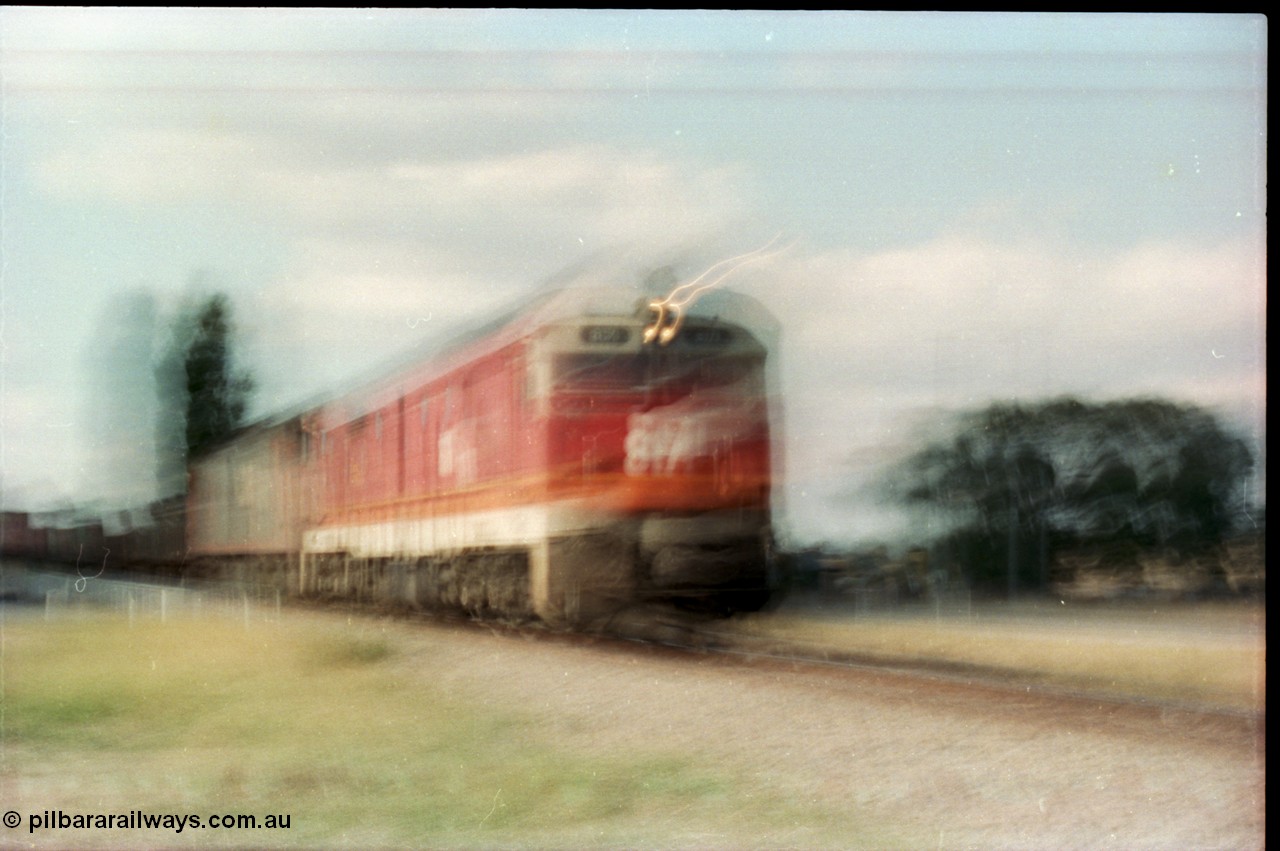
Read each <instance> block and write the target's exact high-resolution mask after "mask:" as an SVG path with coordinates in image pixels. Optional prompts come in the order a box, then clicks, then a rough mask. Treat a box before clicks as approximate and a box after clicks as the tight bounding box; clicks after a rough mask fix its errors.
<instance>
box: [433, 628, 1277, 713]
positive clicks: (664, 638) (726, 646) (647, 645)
mask: <svg viewBox="0 0 1280 851" xmlns="http://www.w3.org/2000/svg"><path fill="white" fill-rule="evenodd" d="M623 615H624V616H616V617H615V618H614V619H613V620H612V621H611V622H610V623H609V624H606V625H605V626H604V627H602V628H601V629H598V630H594V631H590V632H568V631H559V630H552V629H547V628H545V627H543V626H542V625H540V624H511V623H504V622H498V621H485V620H476V619H470V618H463V617H457V618H453V617H449V616H443V617H444V620H440V618H439V617H437V616H436V615H435V614H425V615H420V616H421V617H424V618H425V619H427V620H429V621H432V622H444V623H450V624H453V625H461V626H465V627H466V628H474V629H479V630H484V631H487V632H490V633H494V634H497V635H505V636H511V637H519V638H522V639H524V640H528V641H545V642H551V643H555V644H560V645H566V644H567V645H577V646H582V647H589V648H592V649H597V650H611V651H614V652H619V653H635V652H643V653H647V654H653V655H661V656H665V657H668V658H676V659H678V658H684V659H690V660H697V661H700V662H718V663H721V664H726V665H747V666H751V667H752V668H756V669H759V668H762V667H767V668H771V669H773V670H774V671H776V672H778V673H779V674H780V675H782V676H797V677H798V676H803V675H806V674H813V675H817V676H820V677H823V678H825V679H827V680H830V679H831V677H832V676H833V675H838V674H841V673H848V674H850V675H866V676H877V677H888V678H894V679H897V680H899V681H901V682H903V683H904V684H924V685H929V686H931V687H936V688H947V689H949V690H968V691H972V692H974V693H975V694H982V695H984V696H988V697H990V696H996V697H1000V696H1002V695H1003V696H1006V697H1017V698H1020V699H1027V698H1034V699H1039V700H1043V701H1050V702H1056V703H1064V704H1067V703H1076V704H1088V705H1090V706H1094V707H1097V706H1111V707H1115V708H1117V709H1123V708H1129V709H1133V710H1135V711H1137V712H1140V713H1142V714H1148V713H1155V714H1157V715H1169V714H1171V713H1177V714H1184V715H1193V716H1200V717H1202V718H1205V719H1221V720H1223V721H1225V722H1228V723H1230V722H1233V721H1244V722H1246V723H1249V724H1255V723H1259V722H1261V721H1263V720H1264V719H1265V714H1266V713H1265V707H1264V708H1262V709H1258V710H1246V709H1238V708H1234V707H1229V706H1221V705H1214V704H1209V703H1202V702H1196V701H1185V700H1170V699H1167V698H1163V697H1154V696H1150V695H1143V694H1134V693H1126V692H1123V691H1119V690H1115V689H1108V688H1105V687H1101V686H1099V687H1096V688H1082V687H1072V686H1068V685H1063V684H1061V683H1054V682H1050V681H1046V680H1045V679H1044V678H1043V676H1042V675H1039V674H1037V673H1036V672H1028V671H1014V670H1008V669H1002V668H998V667H994V666H987V665H981V664H976V663H963V662H955V661H948V660H939V659H928V658H916V659H906V658H887V657H882V656H877V655H874V654H868V653H860V652H856V651H850V650H845V649H841V648H835V647H819V646H813V645H806V644H802V643H796V642H787V641H783V640H779V639H777V638H763V637H760V636H753V635H748V634H746V633H743V632H740V631H736V630H734V629H733V627H732V621H731V620H729V621H726V620H724V619H719V618H710V617H702V616H696V615H688V614H685V613H681V612H671V611H669V610H665V609H659V610H644V611H639V610H632V611H630V612H628V613H623Z"/></svg>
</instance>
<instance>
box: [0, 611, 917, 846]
mask: <svg viewBox="0 0 1280 851" xmlns="http://www.w3.org/2000/svg"><path fill="white" fill-rule="evenodd" d="M401 652H402V651H401V649H400V648H399V647H398V646H397V643H396V640H395V639H394V638H393V637H387V636H385V635H381V634H379V633H378V632H377V631H376V629H375V628H373V627H372V626H371V625H370V624H368V623H363V624H362V623H361V622H357V623H356V624H354V625H347V626H344V625H343V624H341V623H335V622H322V623H317V622H306V623H304V624H296V623H295V624H289V625H285V624H264V625H256V626H251V627H246V626H245V625H244V624H243V623H235V622H231V621H220V620H203V621H177V622H170V623H167V624H160V623H137V624H135V625H132V626H131V625H130V624H129V623H127V622H125V621H122V620H119V619H107V618H101V619H84V620H66V621H60V622H52V623H43V622H36V621H30V622H16V623H15V622H11V623H9V624H7V625H6V626H5V628H4V656H3V663H4V666H3V685H4V693H3V697H4V700H3V705H4V715H3V721H4V744H5V762H6V764H5V766H4V769H5V771H6V775H7V778H8V780H9V781H10V782H9V783H8V787H9V788H10V789H16V790H18V797H17V799H11V800H7V801H6V802H5V803H6V804H7V806H8V807H11V808H13V809H15V810H18V811H20V812H24V813H25V812H39V811H41V810H46V809H55V808H60V809H62V810H64V811H67V812H128V811H130V810H134V809H140V810H143V811H147V812H160V813H162V812H177V813H198V814H199V813H206V814H207V813H251V814H259V815H262V814H271V813H276V814H286V813H287V814H290V816H291V829H290V830H288V831H279V832H267V831H248V832H246V831H216V832H214V831H203V832H202V833H201V834H200V836H199V838H198V839H196V840H194V841H199V842H201V843H209V842H213V843H215V844H232V845H235V844H244V845H251V846H259V845H264V844H265V845H273V844H274V845H297V844H303V845H320V846H326V847H328V846H334V845H346V846H384V847H385V846H415V847H421V846H434V847H441V846H447V847H475V846H482V847H513V846H537V847H566V846H568V847H581V846H591V845H606V846H613V847H617V846H635V845H640V846H653V845H660V846H672V845H675V846H682V847H688V846H705V845H709V844H712V845H720V846H726V847H739V846H743V845H760V844H766V845H788V846H798V845H799V846H802V845H811V844H818V845H828V846H829V845H840V846H844V847H859V846H862V847H868V846H883V845H884V844H886V839H885V837H886V836H887V835H888V834H887V833H886V832H885V831H883V830H881V829H879V827H878V826H876V825H874V824H867V823H866V822H864V821H861V820H860V819H859V817H858V816H857V814H856V813H849V812H839V813H836V812H832V811H830V810H824V809H821V808H819V807H817V806H816V805H812V804H810V803H808V802H794V801H789V800H782V799H779V798H777V797H776V796H771V795H770V794H768V793H764V792H762V791H761V790H760V789H758V788H756V787H754V786H752V785H751V784H750V783H749V782H748V781H746V780H744V779H742V778H737V777H734V776H731V775H728V774H726V773H725V772H723V771H716V770H711V769H708V768H705V767H703V765H702V764H701V763H700V761H699V759H698V755H697V754H670V753H660V752H653V753H648V752H643V753H631V754H623V753H619V754H613V755H610V756H609V757H608V758H601V757H599V756H593V755H590V754H589V753H588V752H587V751H586V750H575V749H574V748H572V747H566V746H565V745H564V743H561V742H556V741H552V740H550V739H549V738H548V737H547V735H546V734H545V732H544V731H543V730H541V729H540V728H539V727H538V726H537V724H536V723H535V722H533V721H532V720H531V718H530V717H528V716H525V715H522V714H521V713H519V712H518V711H516V710H514V709H494V708H490V707H486V706H481V705H478V703H477V702H475V701H472V700H469V699H468V697H467V696H466V695H463V694H453V693H448V692H446V691H445V690H444V689H443V688H440V687H433V686H431V685H430V683H431V682H432V679H431V678H430V677H429V676H426V677H424V676H417V675H415V676H412V677H407V676H405V675H404V674H403V673H402V672H401V673H397V671H402V670H403V666H400V665H393V664H388V661H389V660H396V658H397V655H398V654H399V653H401ZM413 664H414V665H415V666H422V667H424V668H425V669H426V670H427V671H430V670H431V669H432V666H435V665H439V664H440V660H435V659H431V658H422V659H417V658H415V659H414V660H413ZM23 831H24V837H23V838H24V839H26V838H28V837H27V836H26V834H25V827H24V828H23ZM108 834H110V835H108ZM15 835H16V834H15ZM30 838H32V839H43V840H44V841H51V842H54V843H55V844H61V843H73V844H77V845H79V844H84V843H98V842H105V841H108V840H110V841H112V842H114V843H117V844H118V843H120V842H129V843H130V844H133V843H142V844H149V845H157V844H159V845H165V844H172V843H174V842H175V841H178V839H177V837H175V835H174V834H173V833H171V832H166V831H144V832H139V833H136V834H134V835H133V836H128V835H127V834H125V833H121V832H119V831H110V832H104V831H97V832H94V833H92V834H87V833H84V832H76V831H69V832H64V833H62V834H59V833H49V832H44V833H41V834H37V835H35V836H32V837H30ZM181 841H182V842H183V843H184V844H185V843H186V842H187V841H192V840H191V838H184V839H182V840H181ZM889 844H893V843H892V842H890V843H889Z"/></svg>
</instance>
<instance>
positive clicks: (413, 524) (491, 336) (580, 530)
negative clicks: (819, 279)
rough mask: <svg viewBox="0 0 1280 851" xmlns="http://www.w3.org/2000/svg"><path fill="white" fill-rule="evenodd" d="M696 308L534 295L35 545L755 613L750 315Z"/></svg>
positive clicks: (370, 589) (756, 469) (565, 618)
mask: <svg viewBox="0 0 1280 851" xmlns="http://www.w3.org/2000/svg"><path fill="white" fill-rule="evenodd" d="M713 295H714V297H713V298H709V299H707V302H708V304H709V307H707V308H705V309H703V310H702V311H701V313H700V314H691V315H688V316H681V317H678V321H677V322H674V323H673V322H671V321H670V319H669V318H667V319H666V320H665V321H666V322H667V324H666V325H663V322H664V317H663V315H662V313H661V312H660V311H658V312H656V315H655V311H654V310H652V309H651V306H650V305H649V304H647V303H646V302H645V301H643V300H642V301H640V302H639V303H638V304H637V303H636V302H635V295H634V293H629V294H628V293H627V292H626V291H617V290H589V289H583V288H578V289H571V290H565V291H560V292H558V293H553V294H550V295H547V296H543V297H541V298H540V299H538V300H537V301H535V302H533V303H531V304H528V305H525V306H523V307H522V308H521V309H519V310H517V311H515V312H514V313H512V314H510V315H507V316H505V317H503V318H501V319H499V320H497V321H495V322H493V323H490V324H489V325H487V326H486V327H484V328H482V329H480V330H479V331H477V332H474V333H471V334H468V335H466V336H465V337H462V338H460V339H458V340H455V341H453V342H452V343H451V344H449V345H446V346H443V347H441V348H440V349H438V350H436V351H433V352H430V353H428V354H423V355H419V356H417V357H415V358H414V359H413V361H412V362H410V363H408V364H406V365H403V366H401V367H398V368H395V369H392V370H389V371H387V372H385V373H384V374H382V375H381V376H380V377H379V378H377V379H375V380H372V381H368V382H362V383H361V384H360V386H359V387H357V388H356V389H354V390H352V391H350V392H345V393H341V394H338V395H337V396H336V397H335V398H331V399H328V400H326V401H324V402H322V403H319V404H315V405H311V406H308V407H306V408H305V409H304V410H302V411H301V412H297V413H293V414H290V415H287V416H283V417H279V418H277V419H274V420H271V421H266V422H262V423H259V424H256V425H253V426H250V427H248V428H246V429H244V430H242V431H241V432H239V433H238V434H237V435H236V436H235V437H234V438H232V439H230V440H228V441H227V442H225V443H224V444H222V445H220V446H218V447H217V448H215V449H213V450H212V451H210V452H208V453H206V454H204V455H202V456H201V457H199V458H196V459H193V460H192V461H191V462H190V464H189V468H188V490H187V494H186V498H185V503H182V504H179V505H175V504H169V505H167V506H164V505H162V506H161V507H159V508H156V509H153V514H154V515H155V517H154V518H153V521H154V522H152V523H151V524H149V525H142V526H140V527H139V528H138V529H136V530H135V531H133V532H130V533H127V534H125V535H123V536H118V537H116V538H112V539H110V540H108V538H109V536H104V535H103V533H102V531H101V529H100V528H98V529H96V530H93V529H90V528H86V527H83V526H81V527H76V528H78V530H79V531H78V532H76V533H75V534H76V535H79V536H80V538H81V539H80V540H72V539H70V538H68V539H67V540H55V538H57V536H58V535H62V536H63V537H64V538H66V537H67V536H68V535H71V533H70V531H69V530H59V531H56V532H55V530H54V529H48V530H45V535H46V537H47V538H48V540H46V541H45V542H44V545H45V546H50V545H53V546H52V547H51V549H50V551H49V553H48V554H49V556H50V557H52V558H57V559H62V560H64V561H66V560H69V559H70V557H71V556H72V555H73V553H72V550H75V553H74V555H75V556H76V558H77V559H78V560H88V559H90V556H89V555H88V554H89V553H93V554H94V556H93V557H94V558H96V557H98V556H97V554H98V553H100V552H102V551H106V550H112V547H114V548H115V550H114V551H115V552H116V553H117V555H118V558H119V561H118V562H117V561H116V560H115V558H113V559H112V563H113V564H117V563H118V564H129V565H134V566H137V565H148V564H149V565H150V566H151V567H152V568H153V569H156V570H165V571H175V570H180V571H181V572H182V575H184V576H198V577H212V578H225V579H235V580H238V581H243V582H251V583H256V584H262V585H268V586H274V587H275V588H278V589H281V590H283V591H285V592H286V593H288V594H291V595H299V596H308V597H327V598H341V599H351V600H357V601H368V602H375V603H387V604H403V605H407V606H411V607H421V608H436V607H444V608H456V609H461V610H464V611H467V612H471V613H475V614H479V615H491V616H495V615H496V616H502V617H509V618H516V619H524V618H537V619H540V620H542V621H545V622H547V623H551V624H557V625H576V626H584V625H589V624H593V623H599V622H601V621H602V620H606V619H608V618H609V617H610V616H611V615H613V614H614V613H616V612H619V611H622V610H624V609H626V608H628V607H632V606H635V605H637V604H647V603H656V604H663V605H674V606H678V607H685V608H696V609H698V610H703V611H708V612H718V613H729V612H733V611H740V610H752V609H758V608H760V607H761V606H763V605H764V604H765V603H766V602H767V601H768V599H769V597H770V595H771V594H772V593H773V591H774V587H773V585H774V583H773V581H772V579H771V577H772V570H771V542H772V521H771V509H770V505H771V479H772V470H773V461H774V458H775V454H776V453H775V452H774V448H773V436H774V429H772V428H771V425H770V423H771V415H772V411H771V405H770V397H771V391H770V385H771V380H770V379H769V378H768V376H769V369H771V364H770V362H769V358H768V346H767V345H766V341H764V340H762V339H761V336H764V335H761V334H759V333H757V332H756V331H755V330H753V327H754V328H756V329H758V328H760V327H766V328H767V327H768V323H769V322H771V319H769V317H768V314H767V312H765V311H764V310H763V308H761V307H760V306H759V305H758V303H756V302H754V301H753V300H751V299H747V298H746V297H744V296H739V295H735V294H732V293H728V292H718V293H715V294H713ZM735 317H747V318H751V317H754V322H748V321H735ZM661 332H665V333H661ZM176 514H180V515H181V519H180V520H175V515H176ZM8 522H9V520H8V519H7V520H6V523H8ZM33 534H34V533H32V532H31V531H30V530H22V531H20V532H19V531H15V532H14V534H12V535H10V534H6V535H5V536H4V539H3V540H4V547H5V550H6V552H7V551H9V549H10V543H14V544H18V543H21V544H22V546H23V547H25V548H26V549H27V550H28V551H30V550H31V548H32V547H36V546H39V542H36V541H34V540H32V538H33ZM72 537H74V535H73V536H72ZM99 539H100V540H99Z"/></svg>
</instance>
